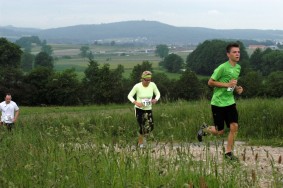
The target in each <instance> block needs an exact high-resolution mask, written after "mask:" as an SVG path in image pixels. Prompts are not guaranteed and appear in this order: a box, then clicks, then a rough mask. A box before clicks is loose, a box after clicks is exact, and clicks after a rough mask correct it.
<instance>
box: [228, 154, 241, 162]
mask: <svg viewBox="0 0 283 188" xmlns="http://www.w3.org/2000/svg"><path fill="white" fill-rule="evenodd" d="M225 159H228V160H231V161H239V158H238V157H236V156H235V155H234V154H233V153H232V152H228V153H225Z"/></svg>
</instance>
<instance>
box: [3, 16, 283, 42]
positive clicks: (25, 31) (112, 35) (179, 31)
mask: <svg viewBox="0 0 283 188" xmlns="http://www.w3.org/2000/svg"><path fill="white" fill-rule="evenodd" d="M28 35H36V36H39V37H40V38H41V39H42V40H43V39H45V40H47V42H50V43H93V42H94V41H103V42H107V41H115V42H118V43H119V42H121V43H132V42H136V43H146V44H160V43H165V44H197V43H200V42H203V41H204V40H207V39H239V40H243V39H245V40H277V41H283V30H258V29H225V30H223V29H209V28H201V27H175V26H171V25H167V24H164V23H160V22H156V21H124V22H116V23H108V24H92V25H75V26H68V27H60V28H52V29H31V28H17V27H11V26H8V27H0V36H1V37H6V38H8V39H10V40H15V39H17V38H20V37H22V36H28Z"/></svg>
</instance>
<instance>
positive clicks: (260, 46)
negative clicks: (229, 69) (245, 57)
mask: <svg viewBox="0 0 283 188" xmlns="http://www.w3.org/2000/svg"><path fill="white" fill-rule="evenodd" d="M257 48H259V49H261V50H265V49H266V48H267V46H265V45H249V49H251V50H255V49H257Z"/></svg>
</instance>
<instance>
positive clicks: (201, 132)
mask: <svg viewBox="0 0 283 188" xmlns="http://www.w3.org/2000/svg"><path fill="white" fill-rule="evenodd" d="M207 127H208V126H207V125H206V124H205V123H204V124H202V126H201V127H200V129H199V130H198V134H197V138H198V141H199V142H202V137H203V136H206V134H207V133H205V132H204V131H203V129H205V128H207Z"/></svg>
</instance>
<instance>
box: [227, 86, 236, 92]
mask: <svg viewBox="0 0 283 188" xmlns="http://www.w3.org/2000/svg"><path fill="white" fill-rule="evenodd" d="M234 89H235V87H228V88H227V91H231V92H233V91H234Z"/></svg>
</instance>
